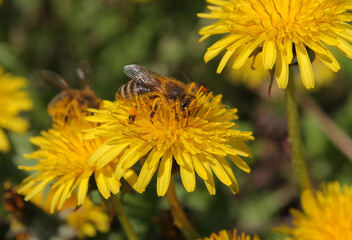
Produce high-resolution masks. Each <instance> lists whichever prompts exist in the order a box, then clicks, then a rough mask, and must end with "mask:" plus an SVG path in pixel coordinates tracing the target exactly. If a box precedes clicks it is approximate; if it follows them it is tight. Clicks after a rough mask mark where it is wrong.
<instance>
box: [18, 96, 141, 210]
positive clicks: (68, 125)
mask: <svg viewBox="0 0 352 240" xmlns="http://www.w3.org/2000/svg"><path fill="white" fill-rule="evenodd" d="M70 96H73V95H70ZM64 99H66V98H63V100H64ZM80 99H81V98H79V97H78V96H75V97H73V98H70V101H67V104H68V105H69V106H71V107H70V108H69V110H70V111H69V112H67V113H66V115H65V114H64V112H62V111H61V110H62V109H65V107H64V106H61V105H60V104H59V106H60V108H57V110H58V112H59V113H61V112H62V114H58V115H56V116H58V117H57V118H54V121H55V120H57V121H56V122H54V125H53V127H52V128H51V129H49V130H48V131H47V132H45V131H42V133H41V136H37V137H33V138H31V139H30V140H31V142H32V143H33V144H34V145H36V146H38V147H39V149H38V150H37V151H35V152H33V153H31V154H27V155H25V157H26V158H31V159H37V160H38V162H37V164H36V165H34V166H20V167H19V168H20V169H23V170H26V171H35V173H33V174H32V175H31V176H29V177H27V178H26V179H25V180H24V181H23V183H22V185H21V187H20V189H19V191H18V192H19V193H23V194H24V195H25V196H26V197H25V200H30V199H31V198H33V197H34V196H35V195H36V194H38V193H40V192H42V191H43V190H44V188H45V187H46V186H49V185H50V184H51V183H52V182H53V183H54V184H53V185H52V186H51V191H53V192H54V195H53V198H52V201H51V206H50V211H51V212H53V211H54V209H55V208H56V207H57V208H58V209H61V208H62V206H63V204H64V203H65V201H66V200H67V199H68V198H69V197H70V196H71V193H72V192H73V191H74V190H75V189H76V188H78V190H77V205H81V204H83V203H84V201H85V199H86V196H87V192H88V184H89V182H90V181H91V177H92V175H93V174H94V177H95V178H94V179H95V183H96V186H97V188H98V190H99V192H100V193H101V195H102V196H103V197H104V198H109V197H110V195H111V194H110V192H111V193H113V194H116V193H118V192H119V189H120V182H119V181H117V180H116V178H115V177H114V174H113V173H114V170H115V168H116V165H117V159H111V161H110V162H109V164H106V165H105V166H104V167H97V166H96V165H95V164H93V165H89V164H88V159H89V158H90V157H91V155H92V154H93V153H94V152H95V150H96V149H98V148H99V146H101V145H102V144H103V143H104V141H105V139H104V138H96V139H93V140H84V139H83V133H82V129H85V128H91V127H95V126H97V124H95V123H90V122H87V121H85V120H84V118H85V117H86V116H87V114H89V113H88V112H86V108H87V107H88V106H92V105H93V106H95V104H96V101H95V99H92V101H88V102H87V103H82V102H81V101H79V100H80ZM71 101H73V102H74V103H72V102H71ZM54 103H55V102H54ZM54 103H52V104H54ZM56 105H57V104H56ZM53 106H55V104H54V105H53ZM61 107H62V108H61ZM49 109H50V108H49ZM66 109H68V108H66ZM49 112H50V111H49ZM124 177H125V178H126V180H127V181H128V182H130V183H131V184H133V182H134V181H136V179H137V176H136V175H135V174H134V172H133V171H132V170H129V171H126V172H125V174H124ZM91 182H92V181H91ZM93 182H94V181H93Z"/></svg>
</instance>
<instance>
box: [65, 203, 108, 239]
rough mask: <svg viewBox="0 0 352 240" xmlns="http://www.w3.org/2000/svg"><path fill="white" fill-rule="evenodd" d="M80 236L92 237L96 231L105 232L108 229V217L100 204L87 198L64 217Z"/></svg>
mask: <svg viewBox="0 0 352 240" xmlns="http://www.w3.org/2000/svg"><path fill="white" fill-rule="evenodd" d="M66 221H67V223H68V224H69V225H70V226H71V227H73V228H74V229H75V230H76V232H77V235H78V236H79V237H81V238H84V237H85V236H87V237H94V236H95V235H96V234H97V231H99V232H103V233H106V232H108V231H109V229H110V218H109V216H108V214H107V213H106V212H105V211H104V209H103V208H102V207H101V206H96V205H94V204H93V202H92V201H90V200H89V199H88V200H87V201H86V202H85V203H84V204H83V205H82V206H81V207H79V208H78V209H76V210H75V211H72V212H71V213H70V214H69V215H68V216H67V219H66Z"/></svg>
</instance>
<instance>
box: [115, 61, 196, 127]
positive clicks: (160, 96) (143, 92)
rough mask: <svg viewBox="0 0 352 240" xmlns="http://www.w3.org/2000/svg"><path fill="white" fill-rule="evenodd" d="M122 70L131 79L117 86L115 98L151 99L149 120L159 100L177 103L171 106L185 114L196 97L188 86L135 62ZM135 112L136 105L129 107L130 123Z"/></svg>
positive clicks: (156, 108)
mask: <svg viewBox="0 0 352 240" xmlns="http://www.w3.org/2000/svg"><path fill="white" fill-rule="evenodd" d="M124 72H125V74H126V75H127V76H128V77H129V78H130V79H131V80H130V81H129V82H128V83H126V84H124V85H123V86H122V87H120V88H119V90H118V91H117V92H116V98H118V99H125V100H131V99H137V98H138V97H146V98H148V99H149V100H152V102H153V104H152V110H151V112H150V119H151V120H152V118H153V117H154V115H155V113H156V111H157V110H158V107H159V103H160V101H161V100H166V101H165V102H167V103H177V104H173V106H176V107H178V108H179V109H178V110H180V112H182V113H184V114H187V112H189V111H187V110H188V109H189V108H191V107H193V106H194V105H195V102H194V101H193V100H194V99H195V98H196V97H195V95H194V93H193V92H192V91H191V89H190V88H189V86H188V85H186V84H184V83H182V82H180V81H178V80H176V79H173V78H168V77H164V76H161V75H160V74H158V73H155V72H153V71H151V70H148V69H146V68H145V67H143V66H140V65H136V64H131V65H126V66H125V67H124ZM136 114H137V107H134V108H131V110H130V115H129V123H130V124H132V123H133V122H134V120H135V119H136Z"/></svg>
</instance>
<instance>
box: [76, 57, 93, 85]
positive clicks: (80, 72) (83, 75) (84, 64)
mask: <svg viewBox="0 0 352 240" xmlns="http://www.w3.org/2000/svg"><path fill="white" fill-rule="evenodd" d="M76 73H77V76H78V78H79V80H80V83H81V86H82V87H83V89H93V69H92V66H91V65H90V64H89V62H88V61H87V60H82V61H81V62H80V63H79V66H78V68H77V69H76Z"/></svg>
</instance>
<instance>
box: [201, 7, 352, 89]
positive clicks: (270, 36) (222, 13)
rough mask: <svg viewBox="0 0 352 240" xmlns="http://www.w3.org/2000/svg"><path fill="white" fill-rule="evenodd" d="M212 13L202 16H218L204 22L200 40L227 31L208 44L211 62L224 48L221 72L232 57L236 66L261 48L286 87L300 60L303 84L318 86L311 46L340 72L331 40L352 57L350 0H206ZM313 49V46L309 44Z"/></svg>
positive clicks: (265, 60)
mask: <svg viewBox="0 0 352 240" xmlns="http://www.w3.org/2000/svg"><path fill="white" fill-rule="evenodd" d="M207 2H208V3H210V4H211V5H209V6H208V8H209V9H210V13H200V14H198V16H199V17H201V18H208V19H217V20H218V21H217V22H215V23H213V24H211V25H209V26H206V27H203V28H202V29H201V30H200V31H199V33H200V34H201V35H203V37H202V38H201V41H202V40H204V39H206V38H208V37H210V36H212V35H217V34H227V35H226V36H225V37H223V38H222V39H220V40H219V41H217V42H216V43H214V44H213V45H212V46H211V47H209V48H208V50H207V52H206V53H205V55H204V60H205V61H206V62H208V61H209V60H211V59H212V58H214V57H215V56H217V55H219V54H220V53H221V52H223V51H225V54H224V55H223V57H222V59H221V61H220V64H219V66H218V69H217V72H218V73H221V72H222V70H223V69H224V67H225V65H226V64H227V63H228V61H229V59H230V58H234V63H233V65H232V67H233V68H234V69H239V68H241V67H242V66H243V65H244V64H245V62H246V61H247V59H248V58H249V57H250V56H251V55H252V54H254V55H255V54H256V53H257V52H258V51H261V52H262V53H263V65H264V68H265V69H273V68H275V75H276V81H277V84H278V86H279V87H280V88H286V86H287V83H288V80H289V65H290V64H292V63H294V62H296V58H297V61H298V66H299V70H300V75H301V79H302V82H303V84H304V86H305V87H306V88H307V89H309V88H313V87H314V73H313V69H312V65H311V60H310V57H309V54H308V52H309V51H310V50H311V51H313V52H314V53H315V56H316V57H317V58H319V59H320V60H321V61H322V62H323V63H324V64H325V65H326V66H327V67H328V68H330V69H331V70H332V71H334V72H336V71H338V70H339V69H340V65H339V63H338V61H337V60H336V59H335V57H334V56H333V54H332V53H331V52H330V50H329V49H328V48H327V46H332V47H334V48H336V49H338V50H339V51H340V52H342V53H343V54H345V55H346V56H347V57H349V58H352V46H351V45H350V42H352V27H351V25H350V24H349V23H348V22H351V21H352V14H351V13H350V10H352V2H351V1H350V0H316V1H305V0H297V1H294V0H285V1H284V0H207ZM308 49H310V50H308Z"/></svg>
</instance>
